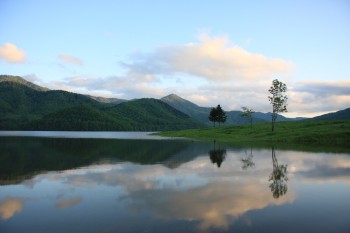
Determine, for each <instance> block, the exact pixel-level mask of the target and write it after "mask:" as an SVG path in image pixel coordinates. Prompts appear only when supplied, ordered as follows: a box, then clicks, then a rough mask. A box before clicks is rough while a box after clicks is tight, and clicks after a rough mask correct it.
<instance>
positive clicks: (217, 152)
mask: <svg viewBox="0 0 350 233" xmlns="http://www.w3.org/2000/svg"><path fill="white" fill-rule="evenodd" d="M218 147H219V148H216V141H215V140H214V149H213V150H210V151H209V156H210V160H211V162H212V163H216V164H217V165H218V167H220V166H221V164H222V162H223V161H224V160H225V158H226V149H221V148H220V145H219V146H218Z"/></svg>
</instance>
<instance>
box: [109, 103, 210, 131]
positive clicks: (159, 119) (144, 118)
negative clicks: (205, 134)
mask: <svg viewBox="0 0 350 233" xmlns="http://www.w3.org/2000/svg"><path fill="white" fill-rule="evenodd" d="M107 112H108V113H110V114H111V115H113V116H115V117H118V116H127V117H128V119H131V120H132V121H133V122H134V124H133V129H134V130H176V129H182V128H198V127H204V124H201V123H200V122H198V121H196V120H194V119H192V118H191V117H190V116H188V115H186V114H185V113H183V112H180V111H179V110H177V109H175V108H173V107H171V106H170V105H168V104H166V103H164V102H162V101H160V100H156V99H138V100H132V101H128V102H124V103H121V104H118V105H116V106H114V107H113V108H111V109H109V110H108V111H107Z"/></svg>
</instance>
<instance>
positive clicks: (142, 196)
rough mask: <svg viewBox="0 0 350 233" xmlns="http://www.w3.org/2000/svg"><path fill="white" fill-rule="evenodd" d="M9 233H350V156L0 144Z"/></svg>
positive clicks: (47, 142)
mask: <svg viewBox="0 0 350 233" xmlns="http://www.w3.org/2000/svg"><path fill="white" fill-rule="evenodd" d="M0 148H1V151H0V185H1V186H0V232H19V233H20V232H344V233H345V232H349V229H350V217H349V216H350V155H349V154H335V153H322V152H318V153H312V152H300V151H285V150H278V149H274V148H273V147H271V148H267V149H255V148H231V147H226V146H223V145H220V144H217V143H216V144H215V145H214V144H207V143H202V142H191V141H188V140H150V139H149V140H140V139H128V140H126V139H123V140H118V139H87V138H45V137H0Z"/></svg>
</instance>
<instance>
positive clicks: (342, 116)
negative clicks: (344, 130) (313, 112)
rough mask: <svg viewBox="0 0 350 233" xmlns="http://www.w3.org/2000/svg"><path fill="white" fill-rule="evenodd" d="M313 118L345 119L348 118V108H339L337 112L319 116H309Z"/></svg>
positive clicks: (349, 115)
mask: <svg viewBox="0 0 350 233" xmlns="http://www.w3.org/2000/svg"><path fill="white" fill-rule="evenodd" d="M311 119H313V120H346V119H350V108H347V109H344V110H340V111H337V112H331V113H327V114H324V115H321V116H316V117H313V118H311Z"/></svg>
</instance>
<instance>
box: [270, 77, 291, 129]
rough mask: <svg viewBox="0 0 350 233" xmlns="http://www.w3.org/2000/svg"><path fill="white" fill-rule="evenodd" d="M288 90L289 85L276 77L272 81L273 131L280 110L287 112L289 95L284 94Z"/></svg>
mask: <svg viewBox="0 0 350 233" xmlns="http://www.w3.org/2000/svg"><path fill="white" fill-rule="evenodd" d="M286 91H287V85H286V84H284V83H282V82H280V81H278V79H275V80H273V81H272V86H271V87H270V89H269V92H270V94H271V96H269V97H268V98H269V101H270V103H271V105H272V132H273V131H274V129H275V123H276V119H277V116H278V113H280V112H287V100H288V97H287V96H286V95H284V93H285V92H286Z"/></svg>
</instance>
